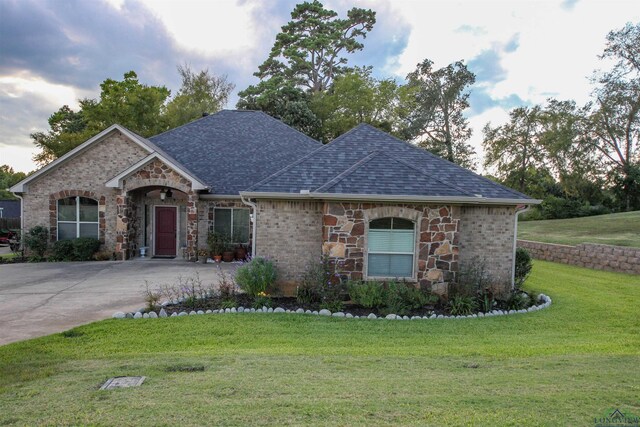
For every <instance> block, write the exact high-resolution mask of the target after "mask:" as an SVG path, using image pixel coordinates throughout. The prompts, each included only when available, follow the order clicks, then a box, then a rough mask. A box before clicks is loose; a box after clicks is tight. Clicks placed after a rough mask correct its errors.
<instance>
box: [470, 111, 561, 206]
mask: <svg viewBox="0 0 640 427" xmlns="http://www.w3.org/2000/svg"><path fill="white" fill-rule="evenodd" d="M541 111H542V109H541V107H540V106H535V107H532V108H529V107H518V108H514V109H513V110H512V111H511V112H510V113H509V122H508V123H506V124H504V125H502V126H498V127H495V128H492V127H491V124H490V123H488V124H487V125H486V126H485V127H484V129H483V133H484V140H483V142H482V145H483V147H484V150H485V162H484V163H485V167H492V166H495V168H496V177H497V178H498V179H499V180H500V181H501V182H503V183H505V185H508V186H510V187H513V188H515V189H517V190H518V191H520V192H523V193H529V192H530V190H531V187H532V186H533V185H535V184H536V183H537V182H538V181H539V176H540V174H544V175H547V176H550V174H549V171H548V169H547V168H546V165H545V154H546V153H545V151H544V149H543V147H542V146H541V144H540V138H539V137H540V134H541V133H542V126H541V121H540V115H541Z"/></svg>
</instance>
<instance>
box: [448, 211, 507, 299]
mask: <svg viewBox="0 0 640 427" xmlns="http://www.w3.org/2000/svg"><path fill="white" fill-rule="evenodd" d="M515 212H516V209H515V206H507V207H501V206H497V207H494V206H461V207H460V233H459V234H460V236H459V237H460V268H462V269H464V268H466V267H467V266H469V265H470V264H471V263H473V262H474V261H476V260H478V261H481V262H484V263H485V265H486V267H487V271H488V273H489V274H490V275H491V277H492V278H493V281H494V284H495V285H494V287H495V291H497V292H498V293H502V294H504V293H506V292H507V291H509V290H510V289H511V280H512V276H513V250H514V247H513V245H514V235H513V233H514V227H515Z"/></svg>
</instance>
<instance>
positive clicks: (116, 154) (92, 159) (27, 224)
mask: <svg viewBox="0 0 640 427" xmlns="http://www.w3.org/2000/svg"><path fill="white" fill-rule="evenodd" d="M147 155H148V153H147V151H145V150H144V149H142V148H141V147H140V146H139V145H137V144H136V143H134V142H131V141H130V140H129V139H128V138H126V137H125V136H123V135H122V134H120V133H119V132H114V133H113V134H111V135H109V136H108V137H107V138H105V139H104V140H103V141H100V142H98V143H95V144H94V145H92V146H91V147H89V148H88V149H86V150H85V151H83V152H82V153H80V154H79V155H77V156H76V157H74V158H72V159H70V160H68V161H66V162H64V163H63V164H61V165H59V166H58V167H57V168H55V169H53V170H51V171H50V172H47V173H46V174H44V175H42V176H40V177H38V178H36V179H35V180H34V181H32V182H31V183H29V184H28V186H27V190H26V193H25V194H24V228H25V230H28V229H29V228H31V227H35V226H36V225H44V226H46V227H50V226H51V211H50V209H51V206H52V204H51V203H52V202H51V200H55V199H56V197H58V198H59V197H60V194H61V192H62V194H67V193H65V192H68V194H69V195H72V194H77V195H80V196H83V197H84V195H85V194H90V195H91V196H90V197H91V198H93V199H95V200H98V202H99V203H100V205H99V212H100V217H101V222H102V219H104V228H103V231H102V232H101V237H103V239H104V246H105V248H106V249H107V250H113V249H114V248H115V246H116V209H117V207H116V196H117V194H118V191H117V190H115V189H111V188H107V187H105V186H104V183H105V182H107V181H108V180H109V179H111V178H113V177H114V176H116V175H117V174H118V173H120V172H121V171H122V170H124V169H126V168H128V167H130V166H131V165H133V164H135V163H136V162H138V161H139V160H140V159H142V158H144V157H146V156H147ZM85 192H89V193H85ZM103 198H104V204H102V202H101V201H102V200H103ZM53 206H54V209H56V210H57V206H56V205H55V204H54V205H53ZM56 215H57V212H54V217H55V216H56Z"/></svg>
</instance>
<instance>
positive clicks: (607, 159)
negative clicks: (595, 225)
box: [588, 23, 640, 210]
mask: <svg viewBox="0 0 640 427" xmlns="http://www.w3.org/2000/svg"><path fill="white" fill-rule="evenodd" d="M601 58H602V59H612V60H615V61H616V63H615V65H614V66H613V68H612V69H611V70H610V71H608V72H600V73H597V74H596V75H595V77H594V82H595V83H596V84H597V86H596V88H595V90H594V93H593V95H594V98H595V101H594V102H593V104H592V105H591V115H590V116H589V140H588V143H589V144H590V146H591V147H592V148H593V149H594V150H596V151H597V152H598V153H599V154H600V156H601V158H602V160H603V162H604V164H605V166H606V167H607V168H608V169H609V171H610V176H612V177H613V183H614V185H617V191H616V192H617V193H618V194H619V195H620V196H621V197H622V199H621V202H622V203H621V204H622V207H623V208H624V209H626V210H631V209H634V208H638V207H640V201H639V200H640V192H639V191H638V190H639V188H640V183H639V182H638V181H637V176H638V174H637V172H636V171H637V169H638V168H640V152H639V149H638V145H639V143H640V23H637V24H635V25H632V24H630V23H628V24H627V25H626V26H625V27H624V28H622V29H620V30H618V31H612V32H610V33H609V35H608V36H607V45H606V48H605V50H604V53H603V54H602V56H601Z"/></svg>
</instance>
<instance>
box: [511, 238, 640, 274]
mask: <svg viewBox="0 0 640 427" xmlns="http://www.w3.org/2000/svg"><path fill="white" fill-rule="evenodd" d="M518 247H520V248H524V249H526V250H528V251H529V253H530V254H531V256H532V257H533V258H536V259H542V260H545V261H553V262H560V263H563V264H571V265H577V266H580V267H587V268H593V269H596V270H606V271H615V272H619V273H629V274H640V248H628V247H624V246H612V245H599V244H594V243H582V244H579V245H576V246H569V245H557V244H554V243H542V242H532V241H529V240H518Z"/></svg>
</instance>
